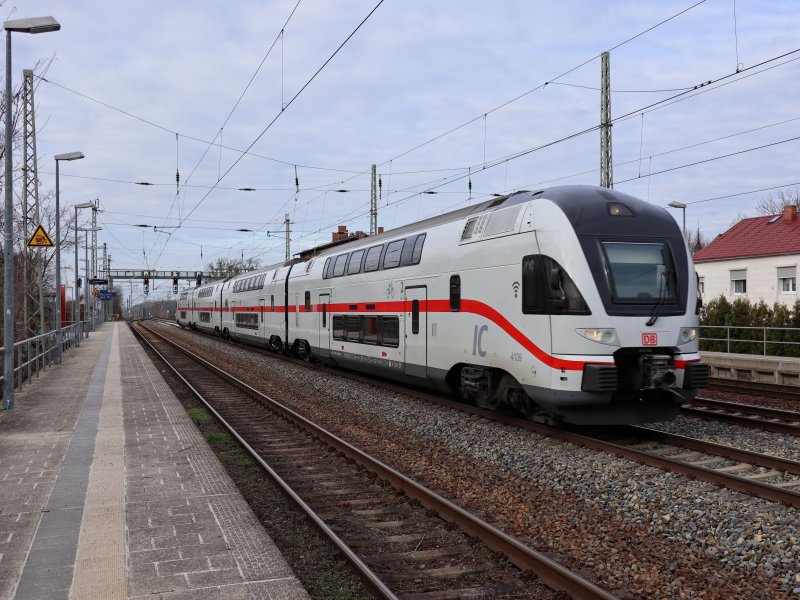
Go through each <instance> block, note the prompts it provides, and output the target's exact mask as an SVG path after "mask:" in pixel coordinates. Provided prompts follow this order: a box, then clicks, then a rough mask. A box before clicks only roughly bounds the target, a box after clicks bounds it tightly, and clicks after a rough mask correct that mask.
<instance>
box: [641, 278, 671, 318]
mask: <svg viewBox="0 0 800 600" xmlns="http://www.w3.org/2000/svg"><path fill="white" fill-rule="evenodd" d="M669 276H670V269H669V268H667V266H666V265H664V274H663V275H662V276H661V283H660V284H659V286H658V302H656V305H655V306H654V307H653V312H652V313H650V318H649V319H647V322H646V323H645V325H646V326H647V327H652V326H653V325H655V324H656V321H657V320H658V317H659V316H661V309H662V308H663V307H664V305H665V304H666V303H667V292H668V290H669V280H668V279H667V278H668V277H669Z"/></svg>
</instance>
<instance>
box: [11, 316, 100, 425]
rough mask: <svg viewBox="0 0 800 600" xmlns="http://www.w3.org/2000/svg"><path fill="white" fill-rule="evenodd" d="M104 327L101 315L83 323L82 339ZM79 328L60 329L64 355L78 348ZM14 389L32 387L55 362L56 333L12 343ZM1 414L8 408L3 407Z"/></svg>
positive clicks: (71, 326) (70, 326)
mask: <svg viewBox="0 0 800 600" xmlns="http://www.w3.org/2000/svg"><path fill="white" fill-rule="evenodd" d="M102 323H103V317H102V315H101V316H100V317H98V318H95V319H90V320H88V321H83V322H82V323H80V325H82V328H81V332H82V334H83V335H82V337H84V338H88V337H89V333H90V331H95V330H96V329H97V328H98V327H100V325H101V324H102ZM78 326H79V324H78V323H73V324H72V325H67V326H66V327H64V328H62V329H61V332H62V335H63V339H62V352H64V353H66V352H67V351H68V350H70V349H71V348H73V347H75V346H79V345H80V341H79V339H78V331H79V327H78ZM13 352H14V389H15V390H16V389H18V388H21V387H22V386H23V385H24V384H25V383H31V382H32V381H33V378H34V377H39V375H40V373H41V372H42V371H44V370H45V369H47V368H48V367H49V366H51V365H53V364H54V363H55V361H56V330H55V329H53V330H52V331H48V332H46V333H43V334H41V335H37V336H34V337H31V338H27V339H24V340H20V341H18V342H15V343H14V349H13ZM0 356H3V357H5V347H0ZM0 382H2V387H3V389H4V388H5V375H4V374H3V373H2V372H0ZM2 404H3V403H2V402H0V410H2V409H3V408H8V407H4V406H2Z"/></svg>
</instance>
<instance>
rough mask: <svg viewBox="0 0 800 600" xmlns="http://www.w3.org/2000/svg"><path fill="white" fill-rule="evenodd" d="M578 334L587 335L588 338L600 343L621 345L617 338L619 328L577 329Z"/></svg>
mask: <svg viewBox="0 0 800 600" xmlns="http://www.w3.org/2000/svg"><path fill="white" fill-rule="evenodd" d="M575 331H576V332H577V334H578V335H580V336H582V337H585V338H586V339H587V340H592V341H593V342H597V343H598V344H605V345H607V346H619V341H618V340H617V330H616V329H611V328H605V329H576V330H575Z"/></svg>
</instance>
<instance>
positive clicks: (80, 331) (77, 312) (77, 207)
mask: <svg viewBox="0 0 800 600" xmlns="http://www.w3.org/2000/svg"><path fill="white" fill-rule="evenodd" d="M72 208H74V209H75V301H74V303H75V345H76V346H80V345H81V335H83V325H82V324H81V306H80V299H81V296H80V293H81V290H80V285H79V281H80V277H79V272H78V210H80V209H81V208H94V203H92V202H81V203H80V204H75V205H73V207H72Z"/></svg>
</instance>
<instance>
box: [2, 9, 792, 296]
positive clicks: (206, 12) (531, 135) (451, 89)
mask: <svg viewBox="0 0 800 600" xmlns="http://www.w3.org/2000/svg"><path fill="white" fill-rule="evenodd" d="M377 3H378V0H326V1H322V0H301V1H300V2H298V1H297V0H236V1H235V2H231V1H230V0H226V1H214V0H194V1H192V2H187V1H182V0H175V1H173V2H164V1H163V0H158V1H151V0H138V1H136V2H105V1H103V2H101V1H99V0H94V1H90V0H71V1H70V2H55V1H52V0H50V1H48V0H26V1H25V2H24V3H22V2H19V1H17V2H13V1H12V2H8V1H7V2H6V3H5V5H4V6H3V7H2V10H3V11H4V18H5V19H18V18H24V17H33V16H44V15H52V16H54V17H55V18H56V19H57V20H58V21H59V22H60V23H61V27H62V28H61V31H59V32H55V33H47V34H42V35H35V36H33V35H25V34H19V33H18V34H13V71H12V74H13V77H14V86H15V87H16V86H18V85H19V82H20V78H21V72H22V69H23V68H31V67H32V66H33V65H34V64H35V63H36V61H37V60H39V59H42V58H49V57H54V59H55V60H54V61H53V63H52V65H51V66H50V69H49V71H48V72H47V73H46V74H45V78H46V80H47V81H39V83H38V87H37V88H36V93H35V94H36V103H37V110H38V112H37V116H36V119H37V126H38V129H39V131H38V137H37V144H38V155H39V159H40V173H39V176H40V180H41V186H42V190H43V191H47V190H49V189H53V188H54V187H55V180H54V179H55V178H54V171H55V168H54V161H53V155H54V154H59V153H64V152H71V151H82V152H83V153H84V154H85V155H86V158H85V159H84V160H81V161H76V162H71V163H62V165H61V201H62V206H69V205H71V204H74V203H79V202H86V201H87V200H94V199H96V198H97V199H99V200H100V205H101V208H102V210H103V212H102V214H100V215H99V224H100V225H101V226H102V227H103V230H102V231H100V232H99V234H98V240H99V242H100V243H103V242H106V243H107V244H108V247H109V252H110V254H111V257H112V268H135V269H142V268H149V269H158V270H178V269H179V270H191V271H194V270H202V269H203V268H204V267H205V265H206V264H207V263H209V262H210V261H212V260H215V259H217V258H219V257H231V258H236V257H241V256H242V255H244V256H245V257H250V256H256V257H258V258H260V259H261V261H262V263H263V264H270V263H273V262H276V261H278V260H281V259H282V257H283V253H284V239H283V227H284V225H283V221H284V216H285V215H286V214H288V215H289V217H290V219H291V230H292V234H291V248H292V252H293V253H294V252H297V251H300V250H302V249H305V248H308V247H312V246H314V245H315V244H319V243H323V242H326V241H329V240H330V239H331V232H332V231H334V230H335V229H336V226H337V225H340V224H341V225H346V226H347V227H348V229H349V230H350V231H355V230H365V231H368V230H369V189H370V176H369V171H370V165H371V164H373V163H375V164H377V165H378V172H379V174H380V179H381V183H382V189H381V199H380V202H379V211H380V212H379V217H378V224H379V225H381V226H383V227H385V228H386V229H391V228H393V227H396V226H399V225H403V224H405V223H409V222H412V221H415V220H417V219H420V218H424V217H427V216H431V215H434V214H438V213H441V212H445V211H448V210H452V209H454V208H458V207H462V206H465V205H467V204H469V203H474V202H478V201H481V200H484V199H486V198H488V197H490V195H491V194H497V193H504V192H510V191H514V190H518V189H530V190H533V189H541V188H543V187H548V186H551V185H562V184H590V185H597V184H599V179H600V174H599V164H600V134H599V132H598V131H596V130H592V131H589V132H588V133H585V134H583V135H580V136H577V137H574V138H571V139H569V140H567V141H563V142H560V143H556V144H553V145H549V144H552V143H553V142H557V141H559V140H562V139H564V138H569V137H570V136H573V135H574V134H577V133H580V132H582V131H584V130H587V129H591V128H594V127H596V126H597V125H598V124H599V121H600V92H599V85H600V59H599V55H600V53H601V52H603V51H606V50H610V51H611V88H612V103H611V113H612V117H613V118H614V119H616V121H615V124H614V127H613V158H614V163H615V166H614V180H615V188H616V189H618V190H620V191H624V192H626V193H629V194H632V195H634V196H638V197H640V198H643V199H646V200H648V201H649V202H651V203H653V204H656V205H660V206H666V204H667V203H668V202H670V201H679V202H683V203H686V204H687V209H686V223H687V227H689V228H692V229H695V228H697V227H698V226H699V227H700V228H701V230H702V231H703V233H704V234H705V235H706V236H708V237H713V236H715V235H717V234H719V233H721V232H722V231H724V230H725V229H727V227H728V226H729V225H730V224H731V222H732V221H733V220H734V218H735V217H736V215H737V214H739V213H744V214H748V215H750V216H754V215H755V206H756V203H757V202H758V201H759V200H761V199H762V198H764V197H765V196H766V195H767V194H769V193H772V195H773V196H776V195H777V193H778V192H779V191H780V189H784V190H795V189H798V188H800V171H799V170H798V166H800V165H799V164H798V158H797V156H798V148H800V140H798V139H792V138H798V136H800V103H799V102H798V98H800V68H798V67H800V61H798V59H800V37H798V31H800V2H797V1H796V0H780V1H779V0H775V1H770V0H736V1H735V2H734V0H707V1H706V2H702V3H700V4H699V5H697V6H694V7H693V8H692V6H693V5H694V4H695V2H693V1H692V0H659V1H658V2H655V1H644V2H642V1H641V0H637V1H634V0H606V1H603V2H596V1H595V0H567V1H566V2H541V1H533V0H519V1H518V0H496V1H494V2H486V1H485V0H435V1H432V0H385V1H384V2H383V3H382V4H380V6H378V8H377V9H376V10H375V11H374V13H372V14H371V16H369V17H368V15H370V13H371V12H372V11H373V9H375V6H376V4H377ZM15 6H16V9H15V10H14V7H15ZM687 9H688V10H687ZM12 10H13V12H12ZM734 10H735V14H734ZM293 11H294V12H293ZM683 11H685V12H683ZM681 12H683V14H680V15H678V13H681ZM675 15H678V16H675ZM673 16H674V18H672V19H670V18H671V17H673ZM367 17H368V18H367ZM364 19H366V21H365V22H364V23H363V25H362V26H361V27H360V28H359V29H358V31H356V32H355V33H354V34H353V32H354V30H356V29H357V28H358V27H359V25H360V24H361V23H362V21H364ZM287 21H288V22H287ZM663 21H667V22H665V23H662V22H663ZM659 24H660V25H659ZM651 28H652V29H651ZM282 30H283V36H282V37H281V36H280V33H281V31H282ZM648 30H649V31H648ZM351 34H353V35H352V37H351V38H350V39H349V40H348V36H350V35H351ZM640 34H641V35H640ZM636 36H638V37H636ZM631 38H634V39H631ZM345 42H346V43H345ZM343 43H345V44H344V46H343V47H342V48H341V50H340V51H339V52H338V53H337V54H336V55H335V56H333V58H332V59H330V58H331V56H332V55H333V54H334V53H335V52H336V50H337V48H339V46H340V45H341V44H343ZM270 48H272V50H271V51H270ZM781 56H783V58H779V57H781ZM265 57H266V58H265ZM329 59H330V62H328V63H327V64H325V63H326V61H328V60H329ZM762 63H763V64H762ZM759 65H760V66H759ZM320 69H321V71H319V73H318V74H317V75H316V76H315V73H317V71H318V70H320ZM737 70H738V71H739V72H738V73H737ZM251 80H252V82H251ZM249 82H251V83H249ZM707 82H711V83H710V84H708V85H706V86H705V87H703V88H701V89H699V90H695V91H692V88H694V86H697V85H699V84H702V83H707ZM248 83H249V87H248ZM545 83H547V85H544V84H545ZM304 86H306V87H305V88H304ZM246 88H247V89H246ZM245 89H246V91H245ZM240 97H241V100H239V99H240ZM673 97H674V100H671V101H668V102H662V101H664V100H666V99H668V98H673ZM237 101H238V105H237ZM234 107H235V110H234ZM284 107H285V108H284ZM126 113H127V114H126ZM223 125H224V127H223ZM220 132H221V135H220ZM176 134H177V138H176ZM212 141H213V145H212ZM546 145H547V147H546V148H544V149H540V150H536V151H533V152H528V153H526V151H529V150H534V149H536V148H539V147H541V146H546ZM251 146H252V147H251ZM761 146H766V147H764V148H761V149H756V148H758V147H761ZM248 148H249V153H248V154H247V155H243V154H242V152H243V151H244V150H246V149H248ZM523 153H525V154H523ZM729 154H735V155H734V156H730V157H727V158H720V157H722V156H724V155H729ZM520 155H522V156H520ZM506 158H508V159H509V160H505V159H506ZM702 161H705V162H702ZM691 163H700V164H696V165H694V166H685V165H689V164H691ZM176 170H177V171H178V172H179V173H180V183H181V186H182V187H181V188H180V190H179V191H178V189H177V188H176V182H175V179H176ZM295 171H296V172H297V178H298V183H299V193H298V192H297V187H296V185H295ZM470 180H471V182H472V194H471V197H470V193H469V188H468V182H469V181H470ZM136 182H148V183H151V184H154V185H150V186H142V185H137V184H136ZM240 188H254V189H255V191H239V189H240ZM766 188H774V189H773V190H772V191H771V192H769V191H758V190H764V189H766ZM334 190H347V191H346V192H336V191H334ZM425 191H435V192H437V193H436V194H422V193H421V192H425ZM723 196H730V197H726V198H721V199H716V198H719V197H723ZM667 210H669V211H670V212H671V214H672V215H673V216H674V217H675V218H676V220H678V221H679V222H680V219H681V216H682V215H681V211H680V210H676V209H667ZM84 212H86V211H84ZM87 216H88V215H87ZM139 224H141V225H148V226H149V227H147V228H140V227H136V225H139ZM153 226H155V227H156V229H154V228H153ZM238 229H250V230H253V231H251V232H241V231H237V230H238ZM66 262H67V263H69V261H66ZM67 277H68V278H69V277H70V275H69V274H67ZM155 287H156V289H155V290H153V292H152V293H151V298H152V297H156V298H157V297H162V296H166V295H169V296H170V297H171V284H167V283H164V282H161V283H159V282H156V285H155ZM125 289H126V292H127V289H128V284H127V283H126V284H125ZM133 290H134V301H137V300H140V299H141V284H140V282H139V283H137V284H136V285H134V286H133Z"/></svg>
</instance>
